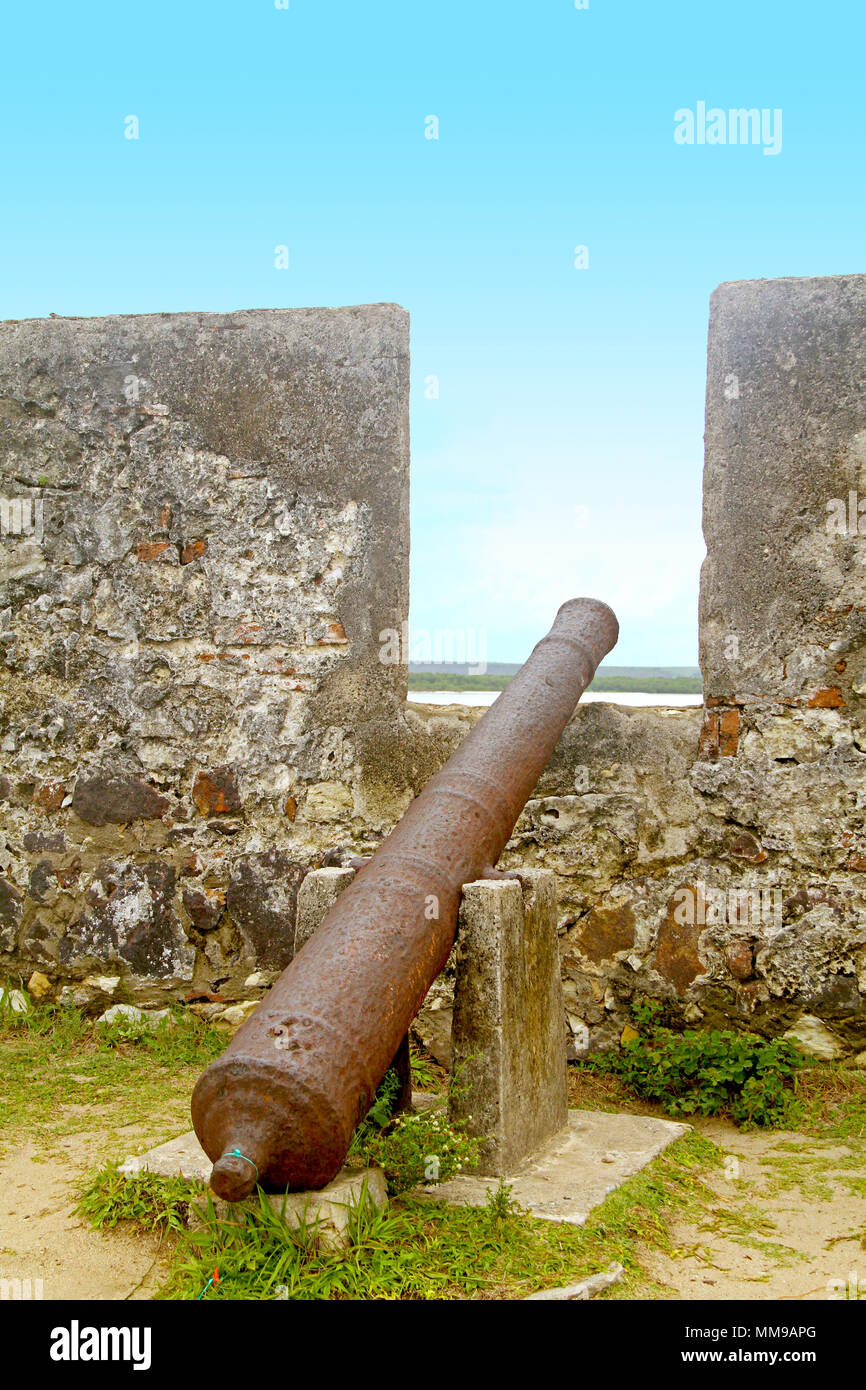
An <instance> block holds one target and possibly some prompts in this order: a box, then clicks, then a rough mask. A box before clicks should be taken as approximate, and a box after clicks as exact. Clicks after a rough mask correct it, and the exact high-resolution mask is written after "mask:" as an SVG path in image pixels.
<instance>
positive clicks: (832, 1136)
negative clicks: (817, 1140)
mask: <svg viewBox="0 0 866 1390" xmlns="http://www.w3.org/2000/svg"><path fill="white" fill-rule="evenodd" d="M797 1098H798V1100H799V1102H800V1110H801V1113H800V1117H799V1120H798V1124H797V1128H798V1129H799V1130H801V1131H802V1132H803V1133H804V1134H812V1135H818V1136H820V1137H821V1138H822V1139H825V1140H838V1141H840V1142H841V1143H849V1142H850V1141H852V1140H855V1141H857V1140H866V1074H864V1073H863V1072H861V1071H858V1070H855V1069H854V1068H853V1067H845V1066H842V1065H841V1063H838V1062H822V1063H820V1064H819V1065H817V1066H810V1067H808V1068H807V1069H806V1070H804V1071H803V1072H802V1073H801V1074H800V1076H798V1078H797Z"/></svg>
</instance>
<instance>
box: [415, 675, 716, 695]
mask: <svg viewBox="0 0 866 1390" xmlns="http://www.w3.org/2000/svg"><path fill="white" fill-rule="evenodd" d="M512 679H513V678H512V677H511V676H503V675H495V674H493V673H491V674H490V675H489V676H458V675H455V674H453V673H448V672H446V673H444V674H443V673H441V672H438V671H436V672H434V671H410V672H409V689H410V690H504V689H505V687H506V685H508V683H509V681H511V680H512ZM589 689H590V690H598V691H606V692H607V693H609V694H612V695H616V694H619V695H626V694H629V693H630V692H632V691H636V692H638V693H643V694H646V695H700V693H701V690H702V689H703V687H702V685H701V678H700V676H596V677H595V679H594V680H593V682H592V684H591V685H590V687H589Z"/></svg>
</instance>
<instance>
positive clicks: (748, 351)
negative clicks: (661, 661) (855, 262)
mask: <svg viewBox="0 0 866 1390" xmlns="http://www.w3.org/2000/svg"><path fill="white" fill-rule="evenodd" d="M864 373H866V275H849V276H838V277H832V278H831V277H826V278H821V279H802V280H797V279H782V280H755V281H743V282H739V283H732V284H725V285H720V286H719V288H718V289H717V290H716V291H715V293H714V294H713V296H712V300H711V305H710V333H709V365H708V375H707V428H706V463H705V468H704V535H705V537H706V542H707V558H706V560H705V562H704V568H703V573H702V580H701V668H702V670H703V676H704V693H705V696H707V697H709V698H710V699H716V700H720V701H728V702H731V703H732V702H734V701H736V702H750V701H755V700H762V699H767V700H777V701H780V702H790V701H797V702H801V703H802V704H804V705H809V706H810V707H812V708H833V707H842V706H843V705H847V704H849V703H850V701H851V685H852V680H856V678H857V676H858V674H860V673H862V671H863V669H864V663H866V605H864V581H863V568H862V563H861V558H860V547H861V546H862V540H859V541H858V536H860V535H862V534H863V533H866V395H864V391H863V380H864ZM860 498H862V499H863V502H862V504H861V502H860V500H859V499H860ZM722 756H725V753H724V751H723V750H722Z"/></svg>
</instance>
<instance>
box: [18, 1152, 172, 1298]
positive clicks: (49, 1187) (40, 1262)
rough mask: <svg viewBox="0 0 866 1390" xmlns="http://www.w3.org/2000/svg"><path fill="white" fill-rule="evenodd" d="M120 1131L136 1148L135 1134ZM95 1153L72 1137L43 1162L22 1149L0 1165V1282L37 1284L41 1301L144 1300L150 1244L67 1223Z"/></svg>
mask: <svg viewBox="0 0 866 1390" xmlns="http://www.w3.org/2000/svg"><path fill="white" fill-rule="evenodd" d="M128 1128H129V1141H130V1147H131V1148H137V1147H138V1143H137V1141H138V1139H139V1137H140V1132H139V1129H138V1127H137V1126H129V1127H128ZM99 1148H100V1143H99V1141H98V1140H96V1141H95V1140H94V1139H93V1138H91V1137H89V1136H85V1135H76V1136H73V1137H71V1138H68V1139H62V1140H57V1141H55V1150H54V1156H53V1157H52V1158H50V1159H49V1158H46V1157H45V1151H44V1149H41V1150H37V1149H34V1148H32V1147H27V1146H24V1147H21V1148H14V1149H10V1150H7V1152H6V1153H5V1154H4V1155H3V1157H2V1158H0V1279H14V1278H18V1279H28V1278H29V1279H41V1280H42V1291H43V1297H44V1298H46V1299H55V1298H82V1299H136V1298H147V1297H148V1296H149V1291H150V1289H151V1287H152V1286H153V1284H154V1282H155V1280H156V1279H157V1276H158V1274H159V1269H160V1264H161V1259H160V1252H159V1238H158V1236H155V1235H154V1236H151V1235H146V1234H143V1233H139V1232H135V1231H130V1230H127V1229H123V1228H121V1227H118V1228H117V1229H115V1230H112V1231H109V1232H107V1233H106V1234H103V1233H102V1232H100V1231H93V1230H91V1229H90V1227H89V1226H88V1225H87V1224H86V1222H84V1221H82V1220H81V1219H80V1218H79V1217H78V1216H76V1215H75V1205H76V1202H77V1199H78V1198H77V1186H78V1184H79V1182H80V1181H81V1179H82V1178H83V1177H84V1176H85V1175H86V1174H88V1173H90V1172H92V1171H93V1169H94V1168H96V1167H99V1165H100V1164H101V1163H102V1162H103V1161H104V1160H103V1156H102V1154H101V1153H100V1152H99ZM122 1157H125V1154H124V1155H122Z"/></svg>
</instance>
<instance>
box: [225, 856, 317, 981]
mask: <svg viewBox="0 0 866 1390" xmlns="http://www.w3.org/2000/svg"><path fill="white" fill-rule="evenodd" d="M305 873H306V869H305V868H304V866H303V865H302V864H296V863H295V862H294V861H293V859H292V857H291V855H289V854H287V853H286V852H285V851H284V850H278V849H269V850H266V851H264V852H263V853H261V854H250V855H246V856H245V857H244V858H243V859H239V860H237V862H236V863H235V866H234V870H233V872H232V877H231V879H230V881H229V886H228V893H227V894H226V907H227V909H228V912H229V914H230V916H231V919H232V921H233V922H234V924H235V926H236V927H237V928H238V929H239V931H240V932H241V935H242V936H243V938H244V941H245V942H246V943H247V947H248V950H249V955H250V957H251V959H252V960H253V961H254V962H255V964H256V965H258V966H260V967H264V968H265V969H272V970H283V969H285V967H286V966H287V965H288V963H289V961H290V960H291V959H292V956H293V954H294V942H295V912H296V907H297V901H298V886H299V885H300V883H301V881H302V879H303V877H304V874H305Z"/></svg>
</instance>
